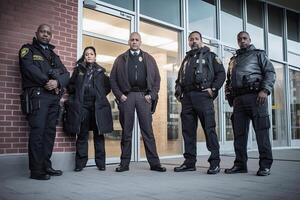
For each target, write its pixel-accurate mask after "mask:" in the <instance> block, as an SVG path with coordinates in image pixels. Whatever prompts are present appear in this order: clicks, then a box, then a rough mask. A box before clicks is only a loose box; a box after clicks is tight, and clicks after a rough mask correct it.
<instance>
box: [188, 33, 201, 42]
mask: <svg viewBox="0 0 300 200" xmlns="http://www.w3.org/2000/svg"><path fill="white" fill-rule="evenodd" d="M194 33H197V34H198V35H199V36H200V39H201V40H202V34H201V33H200V32H199V31H192V32H191V33H190V34H189V38H190V37H191V35H192V34H194Z"/></svg>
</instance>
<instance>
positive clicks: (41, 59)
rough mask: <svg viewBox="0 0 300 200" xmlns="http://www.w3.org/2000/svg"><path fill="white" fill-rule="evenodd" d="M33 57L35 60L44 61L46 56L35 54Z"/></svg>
mask: <svg viewBox="0 0 300 200" xmlns="http://www.w3.org/2000/svg"><path fill="white" fill-rule="evenodd" d="M32 59H33V60H39V61H43V60H44V58H43V57H42V56H40V55H33V56H32Z"/></svg>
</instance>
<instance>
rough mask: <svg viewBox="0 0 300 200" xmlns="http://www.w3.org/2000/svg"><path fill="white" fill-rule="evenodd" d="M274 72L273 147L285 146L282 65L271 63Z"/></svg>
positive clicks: (285, 125)
mask: <svg viewBox="0 0 300 200" xmlns="http://www.w3.org/2000/svg"><path fill="white" fill-rule="evenodd" d="M272 63H273V65H274V68H275V72H276V82H275V85H274V89H273V92H272V126H273V130H272V131H273V146H274V147H278V146H287V131H286V127H287V124H286V117H285V116H286V112H285V101H284V100H285V93H284V91H285V85H284V66H283V64H280V63H276V62H272Z"/></svg>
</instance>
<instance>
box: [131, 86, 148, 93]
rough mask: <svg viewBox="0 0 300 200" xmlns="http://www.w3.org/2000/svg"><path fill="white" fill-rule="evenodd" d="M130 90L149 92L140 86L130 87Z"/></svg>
mask: <svg viewBox="0 0 300 200" xmlns="http://www.w3.org/2000/svg"><path fill="white" fill-rule="evenodd" d="M130 92H145V93H146V92H147V89H140V88H139V87H132V88H130Z"/></svg>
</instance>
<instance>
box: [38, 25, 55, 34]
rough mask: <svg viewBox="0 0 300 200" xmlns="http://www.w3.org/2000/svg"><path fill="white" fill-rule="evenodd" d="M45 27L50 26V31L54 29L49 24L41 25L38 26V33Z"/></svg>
mask: <svg viewBox="0 0 300 200" xmlns="http://www.w3.org/2000/svg"><path fill="white" fill-rule="evenodd" d="M43 26H48V27H49V28H50V29H52V28H51V26H50V25H49V24H40V25H39V26H38V28H37V29H36V30H37V32H39V30H40V29H41V28H42V27H43Z"/></svg>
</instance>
